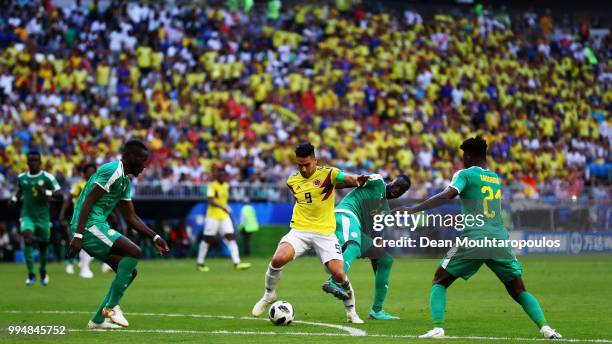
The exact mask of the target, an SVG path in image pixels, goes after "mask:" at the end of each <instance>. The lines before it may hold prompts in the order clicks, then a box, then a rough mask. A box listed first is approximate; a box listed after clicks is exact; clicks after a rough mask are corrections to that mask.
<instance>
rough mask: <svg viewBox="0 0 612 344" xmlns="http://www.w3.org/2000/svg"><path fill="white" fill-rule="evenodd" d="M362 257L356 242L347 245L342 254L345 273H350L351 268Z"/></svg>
mask: <svg viewBox="0 0 612 344" xmlns="http://www.w3.org/2000/svg"><path fill="white" fill-rule="evenodd" d="M360 256H361V248H360V247H359V245H357V244H355V243H354V242H350V241H349V243H348V244H347V246H346V249H345V250H344V252H342V258H343V259H344V272H348V271H349V269H350V268H351V264H352V263H353V261H354V260H355V259H357V258H359V257H360Z"/></svg>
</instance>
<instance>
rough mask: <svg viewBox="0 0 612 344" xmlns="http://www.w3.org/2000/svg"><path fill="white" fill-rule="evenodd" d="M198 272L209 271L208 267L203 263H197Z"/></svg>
mask: <svg viewBox="0 0 612 344" xmlns="http://www.w3.org/2000/svg"><path fill="white" fill-rule="evenodd" d="M197 269H198V271H199V272H209V271H210V268H209V267H208V266H206V265H204V264H201V265H198V267H197Z"/></svg>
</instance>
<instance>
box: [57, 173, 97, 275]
mask: <svg viewBox="0 0 612 344" xmlns="http://www.w3.org/2000/svg"><path fill="white" fill-rule="evenodd" d="M96 170H97V168H96V164H94V163H90V164H86V165H85V166H83V168H82V169H81V172H82V173H83V179H82V180H81V181H80V182H78V183H76V184H74V185H73V186H72V189H71V190H70V195H66V198H65V199H64V203H63V204H62V209H61V210H60V214H59V218H60V221H61V223H62V226H63V227H65V228H66V231H67V232H70V227H69V226H68V223H67V222H66V211H67V210H68V207H69V206H70V205H71V204H72V206H73V207H74V206H75V205H76V204H77V200H78V199H79V195H80V194H81V191H83V189H84V188H85V185H86V184H87V181H88V180H89V178H90V177H91V176H92V175H93V174H94V173H96ZM70 217H72V216H70ZM70 237H72V234H69V235H68V238H70ZM92 260H93V258H92V257H91V256H90V255H89V254H88V253H87V252H85V250H81V251H80V252H79V268H80V270H81V272H80V273H79V276H81V277H82V278H93V272H92V271H91V269H90V268H89V264H90V263H91V261H92ZM74 261H75V260H74V259H70V260H68V261H67V264H66V273H68V274H70V275H72V274H74V267H73V264H74Z"/></svg>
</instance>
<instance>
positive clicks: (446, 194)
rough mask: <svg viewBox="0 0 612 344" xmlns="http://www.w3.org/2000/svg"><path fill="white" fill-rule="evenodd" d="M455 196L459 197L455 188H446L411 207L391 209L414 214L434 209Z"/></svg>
mask: <svg viewBox="0 0 612 344" xmlns="http://www.w3.org/2000/svg"><path fill="white" fill-rule="evenodd" d="M457 195H459V192H457V190H456V189H455V188H453V187H450V186H448V187H446V189H444V191H442V192H440V193H437V194H435V195H433V196H431V197H429V198H428V199H426V200H424V201H423V202H421V203H419V204H417V205H415V206H413V207H403V208H395V209H393V211H394V212H398V211H405V212H408V213H409V214H414V213H418V212H421V211H424V210H429V209H432V208H436V207H438V206H440V205H442V204H444V203H446V202H448V201H450V200H452V199H453V198H455V197H457Z"/></svg>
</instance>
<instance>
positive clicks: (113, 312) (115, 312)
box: [102, 305, 130, 327]
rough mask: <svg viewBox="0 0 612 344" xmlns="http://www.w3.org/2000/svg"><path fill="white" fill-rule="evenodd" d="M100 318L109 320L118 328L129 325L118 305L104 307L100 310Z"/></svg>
mask: <svg viewBox="0 0 612 344" xmlns="http://www.w3.org/2000/svg"><path fill="white" fill-rule="evenodd" d="M102 316H103V317H105V318H110V320H111V321H112V322H113V323H115V324H117V325H120V326H123V327H128V326H130V323H128V321H127V319H125V317H124V316H123V311H121V307H119V305H117V306H115V307H113V308H109V307H104V308H103V309H102Z"/></svg>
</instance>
